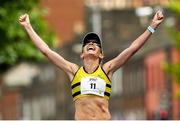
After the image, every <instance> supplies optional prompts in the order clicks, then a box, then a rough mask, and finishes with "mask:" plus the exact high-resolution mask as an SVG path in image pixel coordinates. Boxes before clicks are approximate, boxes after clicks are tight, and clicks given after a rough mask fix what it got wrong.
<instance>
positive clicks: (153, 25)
mask: <svg viewBox="0 0 180 121" xmlns="http://www.w3.org/2000/svg"><path fill="white" fill-rule="evenodd" d="M150 26H151V27H152V28H153V29H154V30H156V29H157V28H158V25H157V23H156V22H154V21H152V22H151V24H150Z"/></svg>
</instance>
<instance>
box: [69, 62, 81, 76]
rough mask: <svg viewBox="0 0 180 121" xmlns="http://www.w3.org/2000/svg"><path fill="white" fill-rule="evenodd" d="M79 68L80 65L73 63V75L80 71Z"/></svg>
mask: <svg viewBox="0 0 180 121" xmlns="http://www.w3.org/2000/svg"><path fill="white" fill-rule="evenodd" d="M78 69H79V66H78V65H77V64H75V63H71V70H72V73H73V75H75V74H76V72H77V71H78Z"/></svg>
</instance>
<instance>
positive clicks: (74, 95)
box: [72, 91, 110, 98]
mask: <svg viewBox="0 0 180 121" xmlns="http://www.w3.org/2000/svg"><path fill="white" fill-rule="evenodd" d="M79 94H81V92H80V91H78V92H75V93H74V94H73V95H72V96H73V98H74V97H76V96H77V95H79ZM104 95H106V96H108V97H110V93H108V92H104Z"/></svg>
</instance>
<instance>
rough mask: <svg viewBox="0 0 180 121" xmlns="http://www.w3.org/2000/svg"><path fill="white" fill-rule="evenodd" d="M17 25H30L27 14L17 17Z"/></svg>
mask: <svg viewBox="0 0 180 121" xmlns="http://www.w3.org/2000/svg"><path fill="white" fill-rule="evenodd" d="M19 23H20V24H21V25H22V26H27V25H29V24H30V21H29V15H28V14H24V15H21V16H20V17H19Z"/></svg>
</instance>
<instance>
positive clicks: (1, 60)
mask: <svg viewBox="0 0 180 121" xmlns="http://www.w3.org/2000/svg"><path fill="white" fill-rule="evenodd" d="M24 13H28V14H29V15H30V20H31V23H32V25H33V27H34V29H35V31H37V32H38V34H39V35H40V36H41V37H42V38H43V39H44V40H45V41H46V43H47V44H48V45H49V46H50V47H54V40H55V39H54V38H55V36H54V34H53V32H50V31H49V30H48V26H47V24H46V21H45V20H44V15H45V14H46V13H47V10H46V9H45V8H42V6H40V5H39V0H26V1H25V0H0V70H4V69H5V68H7V67H9V66H11V65H13V64H16V63H17V62H19V61H22V60H34V61H40V60H45V58H44V57H43V55H42V54H41V53H40V52H39V51H38V50H37V49H36V48H35V46H34V45H33V44H32V42H31V40H30V38H29V37H28V35H27V34H26V32H25V31H24V29H23V28H22V26H21V25H20V24H19V23H18V19H19V16H20V15H22V14H24Z"/></svg>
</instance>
